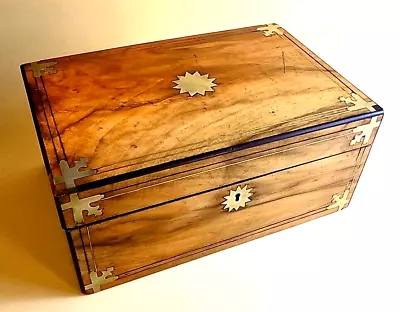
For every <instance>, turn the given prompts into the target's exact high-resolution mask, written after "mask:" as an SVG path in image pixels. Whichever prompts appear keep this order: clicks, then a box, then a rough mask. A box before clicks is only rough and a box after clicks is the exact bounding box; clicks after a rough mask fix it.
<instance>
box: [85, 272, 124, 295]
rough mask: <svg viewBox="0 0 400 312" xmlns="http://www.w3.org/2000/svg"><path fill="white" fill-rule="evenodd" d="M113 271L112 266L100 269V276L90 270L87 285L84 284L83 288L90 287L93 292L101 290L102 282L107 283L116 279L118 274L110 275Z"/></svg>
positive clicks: (87, 288)
mask: <svg viewBox="0 0 400 312" xmlns="http://www.w3.org/2000/svg"><path fill="white" fill-rule="evenodd" d="M113 271H114V267H109V268H107V269H106V270H105V271H101V276H98V275H97V271H95V272H90V273H89V276H90V281H91V283H90V284H89V285H85V290H89V289H92V290H93V292H94V293H96V292H99V291H101V286H103V285H104V284H108V283H111V282H114V281H116V280H117V279H118V276H112V274H113V273H112V272H113Z"/></svg>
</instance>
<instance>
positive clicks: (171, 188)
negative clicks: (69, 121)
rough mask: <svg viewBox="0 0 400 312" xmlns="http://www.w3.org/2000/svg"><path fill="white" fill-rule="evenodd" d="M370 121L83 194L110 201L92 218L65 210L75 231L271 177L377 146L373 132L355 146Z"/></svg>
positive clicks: (64, 200) (66, 199) (100, 203)
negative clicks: (79, 218)
mask: <svg viewBox="0 0 400 312" xmlns="http://www.w3.org/2000/svg"><path fill="white" fill-rule="evenodd" d="M380 120H381V117H380V118H379V121H380ZM370 122H371V119H365V120H360V121H356V122H352V123H348V124H345V125H340V126H336V127H332V128H329V129H324V130H321V131H316V132H313V133H310V134H304V135H299V136H296V137H294V138H290V139H286V140H281V141H278V142H274V143H271V144H266V145H263V146H259V147H255V148H250V149H246V150H244V151H239V152H235V153H229V154H226V155H222V156H219V157H214V158H212V159H207V160H204V161H199V162H195V163H191V164H188V165H182V166H178V167H175V168H172V169H169V170H164V171H160V172H156V173H153V174H149V175H146V176H142V177H138V178H134V179H130V180H126V181H121V182H118V183H114V184H110V185H107V186H105V187H101V188H98V189H93V190H89V191H85V192H79V193H78V196H79V198H89V197H92V196H96V195H98V194H102V195H103V196H104V197H103V198H102V199H101V200H99V201H94V202H93V203H92V205H96V206H98V207H99V208H98V209H99V211H101V214H100V215H88V214H87V213H86V212H84V213H83V215H84V218H83V220H82V221H81V222H78V223H77V222H76V220H75V219H74V215H73V211H72V209H66V210H64V211H63V216H64V219H65V222H66V226H67V227H68V228H74V227H76V226H77V225H83V224H90V223H92V222H98V221H99V220H102V219H108V218H111V217H115V216H118V215H120V214H123V213H127V212H131V211H135V210H139V209H143V208H146V207H149V206H154V205H161V204H163V203H166V202H169V201H171V200H176V199H178V198H183V197H186V196H191V195H195V194H199V193H201V192H204V191H207V190H212V189H215V188H218V187H221V186H223V185H227V184H231V183H235V182H237V181H242V180H246V179H251V178H254V177H257V176H260V175H263V174H266V173H269V172H277V171H280V170H284V169H287V168H290V167H294V166H298V165H300V164H304V163H307V162H310V161H313V160H317V159H323V158H326V157H329V156H333V155H336V154H340V153H344V152H347V151H350V150H354V149H359V148H360V147H361V146H363V145H370V144H372V142H373V140H374V138H375V135H376V133H377V131H378V128H376V129H374V130H373V133H372V136H371V138H370V140H369V142H368V143H367V144H363V142H358V143H356V144H354V145H351V144H350V143H351V141H352V140H353V139H354V138H355V136H356V135H357V132H355V129H356V128H357V127H360V126H362V125H366V124H369V123H370ZM69 201H70V197H69V196H64V197H62V198H61V200H60V203H61V204H64V203H67V202H69Z"/></svg>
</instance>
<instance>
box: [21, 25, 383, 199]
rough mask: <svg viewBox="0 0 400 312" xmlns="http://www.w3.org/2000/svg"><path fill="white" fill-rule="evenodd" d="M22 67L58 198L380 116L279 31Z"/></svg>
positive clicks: (267, 28) (214, 36)
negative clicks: (319, 128)
mask: <svg viewBox="0 0 400 312" xmlns="http://www.w3.org/2000/svg"><path fill="white" fill-rule="evenodd" d="M21 68H22V72H23V75H24V80H25V84H26V88H27V91H28V95H29V100H30V104H31V109H32V113H33V115H34V119H35V124H36V127H37V130H38V133H39V139H40V141H41V146H42V150H43V153H44V155H45V158H46V165H47V169H48V173H49V174H50V176H51V179H52V180H53V181H54V193H55V195H57V196H59V195H62V194H66V193H73V192H76V191H77V190H86V189H90V188H94V187H98V186H101V185H106V184H110V183H113V182H114V181H118V180H121V179H127V178H129V177H131V176H132V175H133V174H146V173H147V172H152V171H156V170H161V169H163V168H165V167H171V166H175V165H177V164H178V163H179V162H182V161H187V162H189V161H196V160H197V159H198V158H199V157H203V158H204V157H210V156H213V155H216V154H218V153H227V152H229V151H231V149H232V148H234V147H237V148H239V147H243V148H245V146H246V145H245V144H246V143H248V142H258V141H259V140H262V139H263V138H268V137H271V136H276V135H279V134H283V133H288V132H291V131H295V130H299V129H303V128H307V127H313V126H316V125H320V124H327V123H330V122H333V121H335V120H340V119H344V118H349V117H352V116H357V115H362V114H365V113H368V112H373V111H376V110H379V109H380V108H379V106H377V105H376V104H375V103H374V102H372V101H371V100H370V99H369V98H368V97H366V96H365V95H364V94H363V93H361V92H360V91H359V90H358V89H356V88H355V87H354V86H352V85H351V84H350V83H348V82H347V81H346V80H345V79H344V78H343V77H341V76H340V75H338V74H337V73H336V72H335V71H334V70H333V69H331V68H330V67H329V66H328V65H326V64H325V63H324V62H323V61H321V60H320V59H319V58H318V57H317V56H315V55H314V54H313V53H312V52H311V51H309V50H308V49H307V48H305V47H304V46H303V45H302V44H301V43H299V42H298V41H297V40H296V39H295V38H293V36H291V35H290V34H289V33H288V32H287V31H286V30H284V29H283V28H280V27H279V26H278V25H276V24H269V25H264V26H255V27H248V28H243V29H237V30H230V31H222V32H216V33H211V34H204V35H198V36H191V37H185V38H179V39H172V40H166V41H159V42H153V43H147V44H140V45H134V46H128V47H122V48H116V49H110V50H104V51H99V52H92V53H85V54H79V55H73V56H66V57H60V58H54V59H50V60H44V61H40V62H33V63H30V64H24V65H22V66H21ZM260 142H262V141H260Z"/></svg>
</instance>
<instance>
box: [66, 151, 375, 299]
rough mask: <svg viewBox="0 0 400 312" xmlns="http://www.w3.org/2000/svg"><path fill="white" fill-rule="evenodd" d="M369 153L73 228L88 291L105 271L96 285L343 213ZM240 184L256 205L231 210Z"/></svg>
mask: <svg viewBox="0 0 400 312" xmlns="http://www.w3.org/2000/svg"><path fill="white" fill-rule="evenodd" d="M369 150H370V146H366V147H361V148H360V149H356V150H353V151H349V152H345V153H341V154H338V155H335V156H330V157H327V158H324V159H322V160H319V161H313V162H310V163H307V164H304V165H301V166H297V167H295V168H291V169H288V170H284V171H280V172H277V173H271V174H267V175H265V176H263V177H259V178H256V179H252V180H249V181H245V182H241V181H239V182H238V183H237V184H236V185H233V186H229V187H225V188H221V189H217V190H214V191H211V192H207V193H204V194H201V195H198V196H195V197H190V198H187V199H185V200H181V201H177V202H174V203H170V204H166V205H163V206H161V207H158V208H156V209H149V210H146V211H141V212H138V213H134V214H131V215H129V216H125V217H121V218H118V219H115V220H111V221H107V222H103V223H100V224H97V225H93V226H90V227H88V228H86V229H80V230H74V231H72V232H71V235H72V240H73V242H74V246H75V248H76V250H77V255H78V263H79V265H80V268H81V274H82V277H83V281H84V282H85V283H86V284H85V285H86V292H87V293H91V292H93V291H94V288H93V287H92V286H93V278H94V280H95V281H98V280H99V279H98V278H96V277H95V276H97V277H100V276H102V274H103V277H104V278H105V280H101V281H100V283H101V285H98V286H99V287H97V288H96V291H98V290H102V289H105V288H108V287H111V286H114V285H117V284H120V283H124V282H126V281H130V280H134V279H136V278H139V277H141V276H145V275H148V274H151V273H154V272H157V271H160V270H163V269H165V268H168V267H172V266H175V265H177V264H180V263H183V262H186V261H189V260H192V259H196V258H199V257H201V256H204V255H207V254H210V253H213V252H216V251H219V250H223V249H226V248H228V247H232V246H235V245H237V244H240V243H242V242H245V241H248V240H252V239H255V238H257V237H261V236H264V235H267V234H269V233H273V232H276V231H279V230H282V229H285V228H288V227H291V226H294V225H296V224H299V223H303V222H306V221H309V220H311V219H314V218H317V217H320V216H323V215H326V214H329V213H331V212H334V211H338V210H342V209H343V208H345V207H347V205H348V202H349V200H350V197H351V194H352V192H353V191H354V188H355V185H356V184H357V181H358V178H359V174H360V171H361V170H362V168H363V165H364V163H365V160H366V157H367V154H368V152H369ZM237 186H240V187H241V188H242V189H243V188H245V187H246V186H247V187H248V188H251V189H252V190H251V195H250V196H249V197H248V198H249V199H250V201H248V202H247V204H246V205H245V207H241V208H240V209H239V210H237V211H236V210H233V211H232V212H228V210H225V209H223V208H224V205H225V208H226V204H223V203H222V201H224V198H225V199H226V196H228V197H229V195H232V193H231V191H235V190H237ZM242 194H243V193H242ZM82 233H83V234H82ZM81 235H83V239H82V237H81ZM85 254H90V256H89V257H84V255H85ZM88 259H89V260H88ZM87 261H92V264H89V266H88V265H87ZM93 268H96V269H95V270H97V271H96V272H93V271H92V270H94V269H93ZM107 276H108V277H109V278H111V279H110V280H107ZM116 278H117V279H116Z"/></svg>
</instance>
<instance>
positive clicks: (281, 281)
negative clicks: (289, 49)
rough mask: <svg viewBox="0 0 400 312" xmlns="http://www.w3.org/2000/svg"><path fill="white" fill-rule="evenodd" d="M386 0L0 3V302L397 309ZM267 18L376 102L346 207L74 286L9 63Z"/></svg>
mask: <svg viewBox="0 0 400 312" xmlns="http://www.w3.org/2000/svg"><path fill="white" fill-rule="evenodd" d="M397 5H398V4H397V3H396V1H389V0H381V1H368V0H364V1H349V0H348V1H342V0H337V1H321V0H318V1H317V0H305V1H295V0H293V1H289V0H280V1H271V0H270V1H268V0H264V1H255V0H247V1H234V0H230V1H228V0H218V1H217V0H214V1H211V0H203V1H193V0H186V1H185V0H175V1H161V0H159V1H156V0H146V1H122V0H114V1H100V0H98V1H93V0H92V1H88V0H86V1H83V0H80V1H78V0H67V1H65V0H64V1H59V0H54V1H51V0H42V1H32V0H1V1H0V146H1V153H0V154H1V155H0V170H1V171H0V175H1V176H0V179H1V180H0V192H1V194H0V200H1V203H2V204H1V205H0V311H2V312H3V311H7V312H8V311H24V312H25V311H58V312H62V311H95V310H96V311H185V312H187V311H230V312H233V311H274V312H278V311H307V312H312V311H318V312H320V311H324V312H325V311H335V312H337V311H385V312H389V311H400V256H399V247H400V226H399V220H400V212H399V210H400V204H399V202H400V198H399V190H398V187H399V185H400V183H399V160H400V159H399V153H398V150H399V148H398V145H399V138H400V118H399V113H400V110H399V104H400V99H399V92H398V90H399V88H400V86H399V82H400V79H399V55H400V49H399V36H400V26H399V25H400V23H399V18H400V17H399V16H398V13H399V9H398V8H397V7H396V6H397ZM270 22H276V23H279V24H280V25H282V26H283V27H285V28H286V29H287V30H288V31H289V32H291V33H292V34H293V35H294V36H295V37H297V39H299V40H300V41H302V42H303V43H304V44H305V45H306V46H308V47H309V48H310V49H311V50H312V51H314V52H315V53H316V54H317V55H319V56H320V57H321V58H322V59H324V60H325V61H326V62H327V63H328V64H330V65H331V66H332V67H333V68H335V69H336V70H337V71H339V72H340V73H341V74H342V75H344V76H345V77H346V78H348V79H349V80H350V81H351V82H352V83H354V84H355V85H356V86H357V87H359V88H360V89H361V90H363V91H364V92H365V93H366V94H367V95H368V96H369V97H371V98H372V99H373V100H374V101H375V102H377V103H378V104H380V105H381V106H382V107H383V108H384V109H385V118H384V121H383V124H382V126H381V129H380V131H379V134H378V137H377V139H376V141H375V145H374V148H373V149H372V152H371V155H370V157H369V160H368V163H367V165H366V168H365V170H364V173H363V176H362V179H361V181H360V183H359V185H358V188H357V190H356V193H355V196H354V198H353V200H352V203H351V206H350V208H349V209H345V210H343V211H341V212H339V213H337V214H333V215H330V216H328V217H324V218H321V219H318V220H315V221H312V222H310V223H307V224H304V225H301V226H298V227H295V228H292V229H289V230H285V231H283V232H280V233H277V234H273V235H270V236H268V237H265V238H262V239H258V240H256V241H253V242H250V243H247V244H244V245H241V246H238V247H234V248H231V249H229V250H227V251H223V252H219V253H217V254H214V255H211V256H208V257H205V258H202V259H200V260H196V261H192V262H190V263H187V264H184V265H181V266H178V267H175V268H172V269H169V270H166V271H163V272H160V273H157V274H153V275H151V276H148V277H146V278H142V279H140V280H137V281H134V282H130V283H128V284H125V285H122V286H119V287H115V288H113V289H110V290H107V291H104V292H100V293H98V294H96V295H91V296H80V295H79V290H78V286H77V283H76V278H75V275H74V270H73V267H72V262H71V259H70V256H69V252H68V247H67V242H66V240H65V238H64V235H63V233H62V231H61V229H60V228H59V225H58V219H57V215H56V212H55V209H54V206H53V203H52V199H51V192H50V189H49V187H48V185H47V181H46V175H45V171H44V168H43V163H42V159H41V155H40V151H39V147H38V144H37V142H36V138H35V133H34V128H33V123H32V121H31V117H30V112H29V109H28V103H27V100H26V97H25V93H24V88H23V84H22V80H21V78H20V73H19V69H18V65H19V64H21V63H25V62H29V61H34V60H37V59H43V58H49V57H56V56H60V55H66V54H74V53H81V52H86V51H93V50H99V49H105V48H110V47H116V46H123V45H129V44H135V43H139V42H146V41H154V40H158V39H166V38H173V37H178V36H184V35H191V34H197V33H204V32H210V31H217V30H224V29H230V28H237V27H244V26H252V25H258V24H265V23H270Z"/></svg>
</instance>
